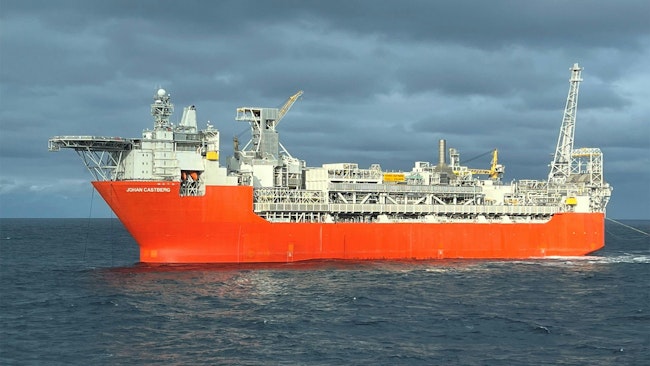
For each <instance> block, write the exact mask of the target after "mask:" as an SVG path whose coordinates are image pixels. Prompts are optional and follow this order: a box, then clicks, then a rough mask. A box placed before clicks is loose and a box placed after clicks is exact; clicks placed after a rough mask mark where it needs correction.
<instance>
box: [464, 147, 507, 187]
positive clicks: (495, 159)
mask: <svg viewBox="0 0 650 366" xmlns="http://www.w3.org/2000/svg"><path fill="white" fill-rule="evenodd" d="M469 171H470V172H471V173H472V174H477V175H488V176H490V179H492V180H497V179H499V178H501V176H502V175H503V172H504V171H505V168H504V166H503V165H501V164H499V150H497V149H494V150H493V151H492V162H491V165H490V169H471V168H470V170H469Z"/></svg>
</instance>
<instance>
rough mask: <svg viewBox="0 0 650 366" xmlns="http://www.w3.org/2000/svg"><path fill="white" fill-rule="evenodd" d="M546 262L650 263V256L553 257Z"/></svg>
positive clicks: (624, 254) (629, 254)
mask: <svg viewBox="0 0 650 366" xmlns="http://www.w3.org/2000/svg"><path fill="white" fill-rule="evenodd" d="M545 259H546V260H552V261H562V262H578V263H605V264H607V263H645V264H647V263H650V255H648V254H635V253H623V254H620V255H614V256H602V257H601V256H593V255H587V256H581V257H563V256H552V257H546V258H545Z"/></svg>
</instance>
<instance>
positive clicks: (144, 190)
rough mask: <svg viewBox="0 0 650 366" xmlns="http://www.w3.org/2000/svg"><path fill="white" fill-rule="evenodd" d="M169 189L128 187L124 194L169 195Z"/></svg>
mask: <svg viewBox="0 0 650 366" xmlns="http://www.w3.org/2000/svg"><path fill="white" fill-rule="evenodd" d="M169 192H171V189H170V188H169V187H128V188H127V189H126V193H169Z"/></svg>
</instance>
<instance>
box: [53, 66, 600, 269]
mask: <svg viewBox="0 0 650 366" xmlns="http://www.w3.org/2000/svg"><path fill="white" fill-rule="evenodd" d="M581 70H582V69H581V68H580V67H579V66H578V65H577V64H575V65H574V66H573V67H572V69H571V78H570V88H569V96H568V98H567V104H566V107H565V112H564V118H563V121H562V126H561V129H560V136H559V139H558V144H557V149H556V152H555V155H554V159H553V161H552V162H551V169H550V172H549V177H548V179H547V180H544V181H541V180H519V181H513V182H511V183H504V182H503V181H502V180H501V177H502V175H503V173H504V166H503V165H501V164H499V163H498V161H497V150H494V152H493V159H492V164H491V167H490V169H472V168H469V167H466V166H463V165H461V160H460V154H459V152H458V150H456V149H454V148H450V149H447V147H446V141H445V140H440V141H439V143H438V162H436V163H431V162H427V161H416V162H414V165H413V167H412V168H411V170H410V171H398V172H394V171H384V170H382V168H381V166H380V165H379V164H372V165H371V166H370V167H368V168H362V167H359V165H358V164H356V163H351V162H340V163H329V164H323V165H322V166H319V167H309V166H307V164H306V162H305V161H303V160H300V159H298V158H295V157H293V156H292V155H291V154H290V153H289V152H288V151H287V149H286V148H285V147H284V146H283V145H282V144H281V142H280V138H279V132H278V130H277V127H278V124H279V123H280V121H281V120H282V119H283V117H284V116H285V115H286V114H287V112H288V111H289V110H290V109H291V107H292V105H293V104H294V103H295V102H296V101H297V100H298V99H299V98H300V96H301V95H302V94H303V92H302V91H299V92H298V93H296V94H295V95H293V96H291V97H290V98H289V99H288V100H287V101H286V103H285V104H284V105H283V106H282V107H281V108H260V107H240V108H237V110H236V117H235V119H236V120H237V121H243V122H247V123H249V124H250V128H251V139H250V141H249V142H248V143H247V144H245V145H244V146H243V147H241V148H240V144H239V141H238V139H237V138H236V139H235V140H234V144H233V145H234V146H233V147H234V149H233V155H232V156H230V157H228V158H227V159H226V162H227V163H226V166H221V165H220V162H219V158H220V156H219V155H220V145H219V144H220V142H219V131H218V130H217V129H215V128H214V127H213V126H211V125H209V124H208V126H207V128H205V129H203V130H199V129H198V127H197V121H196V108H195V107H194V106H189V107H186V108H185V109H184V111H183V115H182V118H181V120H180V123H178V124H177V125H174V124H172V123H171V122H170V116H171V115H172V113H173V110H174V106H173V104H172V102H171V98H170V96H169V94H167V92H166V91H165V90H163V89H159V90H158V91H157V92H156V93H155V95H154V101H153V103H152V105H151V113H152V116H153V118H154V126H153V129H152V130H145V131H144V132H143V134H142V137H141V138H138V139H124V138H106V137H95V136H59V137H54V138H52V139H50V140H49V149H50V151H57V150H59V149H60V148H72V149H74V150H75V151H77V152H78V153H79V155H80V156H81V157H82V159H83V161H84V163H85V164H86V166H87V167H88V169H89V170H90V172H91V173H92V174H93V176H94V178H95V182H94V183H93V184H94V185H95V187H96V188H97V189H98V190H99V191H100V193H101V194H102V197H103V198H104V199H105V200H106V201H107V202H108V204H109V205H110V206H111V208H112V209H113V211H114V212H115V213H116V215H117V216H118V217H119V218H120V219H121V220H122V222H123V223H124V224H125V226H126V227H127V229H129V231H130V232H131V233H132V234H133V236H134V237H135V238H136V241H138V243H139V244H140V246H141V260H143V261H149V262H243V261H246V262H252V261H285V260H296V259H318V258H354V259H382V258H418V259H425V258H449V257H464V258H469V257H472V258H482V257H502V258H507V257H529V256H544V255H562V254H566V255H571V254H585V253H588V252H590V251H593V250H597V249H598V248H600V247H602V245H603V233H602V230H601V229H599V226H602V219H603V217H604V212H605V207H606V205H607V201H608V199H609V197H610V194H611V187H610V186H609V185H608V184H607V183H606V182H605V181H604V179H603V158H602V152H601V151H600V150H599V149H597V148H580V149H574V148H573V141H574V131H575V122H576V111H577V100H578V86H579V83H580V81H582V79H581V75H580V73H581ZM481 177H483V178H485V179H482V178H481ZM152 205H153V206H154V207H151V206H152ZM170 206H172V207H171V208H170ZM134 210H139V212H134ZM139 215H146V216H147V219H148V222H149V224H157V225H158V227H157V228H155V229H152V228H143V227H141V225H144V224H142V223H141V221H142V219H141V218H140V217H139ZM170 215H174V217H175V218H176V219H175V220H171V219H170V218H169V217H168V216H170ZM554 218H555V219H554ZM553 220H556V222H555V223H553V222H552V221H553ZM562 220H564V221H566V220H569V221H568V222H566V223H561V224H560V223H559V222H560V221H562ZM572 220H573V221H575V222H576V224H574V225H577V226H576V228H577V229H578V230H582V231H583V232H582V233H579V234H578V236H579V237H580V240H577V239H578V238H577V237H575V235H576V234H575V229H576V228H571V227H567V225H569V226H570V225H572V224H571V222H573V221H572ZM170 225H171V226H170ZM179 225H183V226H184V227H183V228H178V226H179ZM472 225H474V226H472ZM476 225H478V226H476ZM557 230H573V234H572V235H574V237H571V236H566V235H565V234H562V233H559V234H558V233H554V231H557ZM364 233H365V234H364ZM472 233H473V234H472ZM468 235H469V237H468ZM473 235H476V237H473ZM558 235H559V236H558ZM364 236H365V238H364ZM485 236H489V238H485ZM511 237H512V238H511ZM190 238H191V239H190ZM482 240H485V244H481V241H482ZM553 240H557V241H562V242H563V243H553V242H552V241H553ZM567 240H573V241H576V240H577V243H578V244H567V243H564V242H565V241H567ZM188 241H194V243H192V244H188ZM197 241H198V243H199V244H197V243H196V242H197ZM517 241H518V242H517ZM454 242H456V244H455V243H454ZM582 242H584V243H583V244H580V243H582ZM472 243H475V244H472ZM454 245H456V247H454ZM576 245H577V246H578V247H575V246H576ZM517 246H518V247H517ZM556 246H557V247H558V249H557V250H556V249H554V248H555V247H556ZM153 248H155V249H153ZM563 248H564V249H563Z"/></svg>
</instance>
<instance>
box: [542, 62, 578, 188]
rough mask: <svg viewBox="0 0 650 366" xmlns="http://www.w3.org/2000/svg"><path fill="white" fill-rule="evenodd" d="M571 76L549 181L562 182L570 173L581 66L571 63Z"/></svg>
mask: <svg viewBox="0 0 650 366" xmlns="http://www.w3.org/2000/svg"><path fill="white" fill-rule="evenodd" d="M570 70H571V78H570V79H569V95H568V96H567V99H566V107H565V108H564V117H563V118H562V127H561V128H560V135H559V136H558V139H557V147H556V148H555V156H554V157H553V161H552V162H551V171H550V172H549V174H548V182H549V183H564V182H566V180H567V178H568V177H569V175H570V174H571V166H570V163H571V153H572V151H573V137H574V134H575V127H576V113H577V111H578V89H579V87H580V82H581V81H582V78H581V77H580V74H581V72H582V68H581V67H580V66H578V64H577V63H576V64H573V67H572V68H571V69H570Z"/></svg>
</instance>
